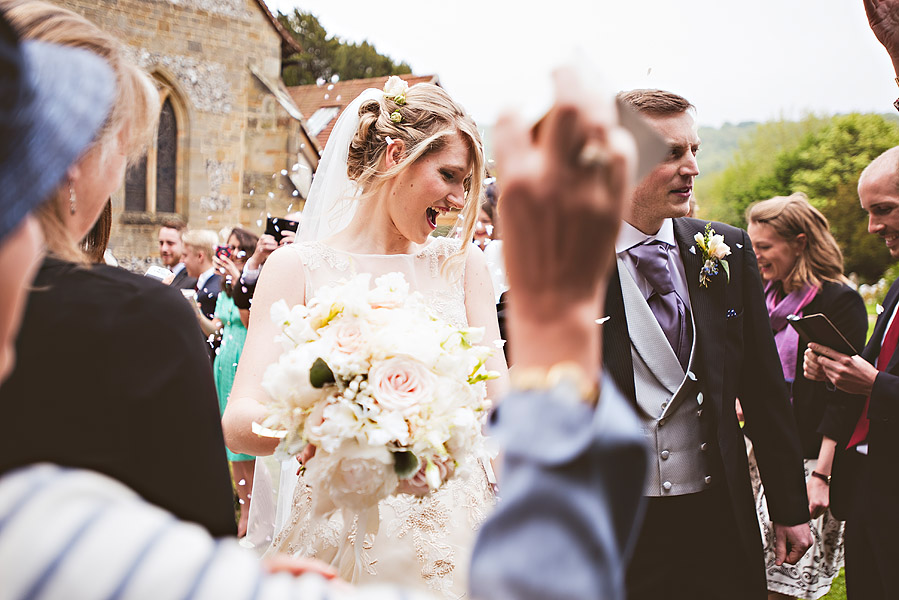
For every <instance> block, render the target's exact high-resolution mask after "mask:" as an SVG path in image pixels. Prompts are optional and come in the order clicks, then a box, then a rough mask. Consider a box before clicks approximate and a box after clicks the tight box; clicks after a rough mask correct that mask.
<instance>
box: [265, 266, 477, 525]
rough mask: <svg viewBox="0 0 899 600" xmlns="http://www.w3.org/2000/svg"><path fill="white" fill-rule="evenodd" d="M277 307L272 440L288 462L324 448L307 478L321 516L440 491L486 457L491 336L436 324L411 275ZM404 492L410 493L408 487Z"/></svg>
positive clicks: (354, 282)
mask: <svg viewBox="0 0 899 600" xmlns="http://www.w3.org/2000/svg"><path fill="white" fill-rule="evenodd" d="M370 279H371V278H370V275H367V274H364V275H358V276H356V277H354V278H352V279H350V280H349V281H345V282H341V283H339V284H336V285H334V286H329V287H324V288H322V289H321V290H319V292H318V295H317V297H316V298H315V299H313V300H311V301H310V302H309V303H308V305H307V306H303V305H298V306H294V307H293V308H289V307H288V306H287V304H286V302H284V301H283V300H282V301H280V302H278V303H276V304H275V305H274V306H273V307H272V318H273V319H274V320H275V322H276V323H277V324H278V325H279V327H280V329H281V332H282V333H281V335H280V336H279V340H278V341H279V342H280V343H282V344H283V346H284V352H283V354H282V355H281V357H280V359H279V360H278V362H277V363H275V364H273V365H272V366H270V367H269V369H268V370H267V371H266V373H265V376H264V378H263V384H262V385H263V387H264V388H265V390H266V391H267V392H268V395H269V397H270V398H269V401H268V403H267V407H268V417H267V418H266V419H265V421H264V422H263V423H262V424H261V426H262V427H263V428H266V429H270V430H275V431H278V432H279V434H280V435H283V437H282V439H281V442H280V444H279V446H278V450H277V454H279V455H280V458H282V459H284V458H286V457H289V456H294V455H296V454H298V453H299V452H301V451H302V450H303V448H304V447H305V446H306V444H313V445H314V446H315V450H316V451H315V456H314V457H313V458H312V459H311V460H309V461H307V464H306V473H305V478H306V482H307V483H308V484H309V486H310V487H311V488H312V494H313V504H314V507H315V512H316V513H317V514H327V513H329V512H330V511H332V510H334V509H338V508H339V509H349V510H351V511H364V510H367V509H370V508H372V507H374V506H376V505H377V503H378V501H380V500H381V499H383V498H386V497H388V496H390V495H392V494H395V493H398V492H401V491H403V490H404V489H408V488H417V489H423V490H424V491H425V492H427V491H428V490H434V489H436V488H438V487H440V486H441V485H442V484H443V483H444V482H445V481H446V480H447V479H448V478H449V477H451V476H452V473H453V472H454V470H455V469H457V468H459V467H462V466H463V463H465V461H466V457H470V456H478V455H479V453H478V445H479V444H481V443H482V441H481V440H482V436H481V435H479V433H480V429H481V426H482V422H483V417H484V416H485V415H486V413H487V409H488V407H489V402H488V401H487V399H486V387H485V381H486V380H488V379H491V378H493V377H494V376H495V374H494V373H492V372H489V371H487V370H486V368H485V365H484V363H485V361H486V360H487V357H488V356H489V355H490V353H491V351H490V350H489V349H488V348H486V347H483V346H477V345H475V344H476V343H477V342H478V341H479V340H480V337H481V336H482V335H483V330H481V329H475V328H459V327H453V326H451V325H449V324H447V323H445V322H444V321H442V320H440V319H438V318H436V317H434V316H433V315H431V314H430V312H429V311H428V309H427V307H426V306H425V305H424V303H423V300H422V298H421V296H420V294H418V293H416V292H413V293H410V292H409V284H408V283H407V282H406V280H405V278H404V277H403V275H402V274H401V273H389V274H387V275H384V276H382V277H379V278H378V279H377V280H375V285H374V286H373V287H371V286H370ZM404 480H405V481H406V486H401V482H403V481H404Z"/></svg>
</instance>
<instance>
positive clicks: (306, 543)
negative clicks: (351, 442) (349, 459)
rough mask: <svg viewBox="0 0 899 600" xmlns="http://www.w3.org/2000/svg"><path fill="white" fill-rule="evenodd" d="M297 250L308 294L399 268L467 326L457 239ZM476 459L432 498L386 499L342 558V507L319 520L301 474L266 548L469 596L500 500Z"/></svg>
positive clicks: (314, 245)
mask: <svg viewBox="0 0 899 600" xmlns="http://www.w3.org/2000/svg"><path fill="white" fill-rule="evenodd" d="M292 248H293V249H295V251H296V252H298V253H299V255H300V257H301V259H302V261H303V269H304V272H305V276H306V298H307V299H309V298H313V297H315V294H316V291H317V290H318V289H319V288H321V287H322V286H324V285H328V284H332V283H334V282H335V281H338V280H341V279H345V278H348V277H351V276H353V275H355V274H358V273H371V275H372V281H374V280H375V279H376V278H377V277H379V276H381V275H383V274H385V273H391V272H401V273H403V274H404V275H405V277H406V280H407V281H408V282H409V285H410V288H411V289H412V290H415V291H418V292H420V293H421V294H422V295H423V296H424V298H425V300H426V302H427V304H428V305H429V307H430V308H431V309H432V310H433V312H434V313H435V314H436V315H437V316H439V317H440V318H442V319H444V320H446V321H447V322H449V323H452V324H453V325H458V326H467V324H468V320H467V317H466V311H465V293H464V289H463V285H462V281H461V279H460V280H459V281H456V282H452V281H449V280H448V279H447V278H445V277H444V276H442V275H441V266H442V265H443V263H444V261H445V260H446V258H447V257H448V256H450V255H451V254H452V253H453V252H454V251H455V250H456V249H457V248H458V241H454V240H449V239H446V238H430V239H429V240H428V243H427V244H426V245H425V247H424V249H423V250H421V251H420V252H418V253H416V254H402V255H359V254H350V253H346V252H342V251H339V250H335V249H333V248H330V247H329V246H326V245H325V244H323V243H322V242H304V243H297V244H294V245H293V246H292ZM474 458H476V459H477V460H471V461H469V462H470V464H471V465H472V467H471V468H469V469H468V470H467V471H468V472H467V473H457V476H456V477H454V478H452V479H451V480H450V481H448V482H447V483H446V484H445V485H444V486H443V487H441V488H440V489H439V490H437V491H436V492H434V493H433V494H431V495H429V496H426V497H423V498H418V497H414V496H411V495H408V494H399V495H397V496H393V497H390V498H387V499H385V500H383V501H381V503H380V504H379V511H380V524H379V526H378V527H377V532H376V533H375V534H374V535H373V534H368V535H366V536H365V540H364V541H362V547H361V551H359V549H358V548H356V547H355V545H356V544H358V543H359V540H357V539H356V537H357V536H356V528H355V525H351V526H350V527H349V529H348V531H349V534H348V538H349V539H348V541H349V542H350V543H349V544H343V546H345V548H344V550H345V551H344V552H343V553H342V555H341V556H337V554H338V549H339V548H340V547H341V546H342V544H341V539H340V538H341V535H342V534H343V533H344V527H345V524H344V522H343V518H342V516H341V514H340V512H339V511H338V513H336V514H335V515H333V516H331V517H330V518H329V519H328V520H326V521H322V520H321V519H318V518H314V517H313V515H312V500H311V497H310V494H309V488H308V487H307V486H306V484H305V482H304V481H303V478H302V476H300V478H299V482H298V483H297V485H296V488H295V490H294V492H293V497H292V502H291V506H290V507H289V510H288V509H286V507H282V509H281V510H280V511H279V512H281V513H282V515H284V517H285V518H283V520H284V524H283V527H282V528H281V530H280V531H276V533H275V536H274V540H273V541H272V546H271V548H270V549H269V551H268V552H269V553H271V552H276V551H280V552H287V553H289V554H294V555H301V556H309V557H315V558H318V559H320V560H324V561H325V562H329V563H331V564H333V565H335V566H336V567H338V569H340V570H341V571H342V575H343V576H345V577H346V576H347V574H349V573H352V567H353V566H354V565H355V557H356V556H359V557H360V559H361V563H362V564H361V565H355V566H356V569H357V573H361V574H360V575H359V576H358V578H357V579H356V583H366V582H369V583H371V582H379V583H384V582H391V583H400V584H402V585H404V586H407V587H410V588H419V589H427V590H430V591H432V592H439V593H442V594H443V595H444V596H445V597H448V598H461V597H463V596H465V594H466V588H467V585H468V563H469V559H470V553H471V549H472V546H473V544H474V539H475V536H476V534H477V530H478V528H479V526H480V524H481V522H482V521H483V520H484V518H485V517H486V516H487V513H488V511H489V510H490V509H491V507H492V506H493V504H494V495H493V490H492V487H491V486H490V484H489V483H488V479H487V475H486V471H485V468H484V465H485V464H487V463H486V462H484V461H483V459H484V457H474ZM313 460H314V459H313ZM290 468H292V469H293V468H295V465H291V467H290ZM282 477H285V475H284V474H283V473H282ZM282 489H283V487H282ZM281 502H282V503H283V502H284V499H283V498H282V499H281ZM347 567H349V568H347Z"/></svg>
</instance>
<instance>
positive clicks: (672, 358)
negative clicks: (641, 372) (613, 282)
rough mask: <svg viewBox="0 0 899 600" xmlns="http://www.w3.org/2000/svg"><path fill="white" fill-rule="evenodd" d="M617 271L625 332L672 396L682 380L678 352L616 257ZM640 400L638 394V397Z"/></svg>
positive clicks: (625, 268)
mask: <svg viewBox="0 0 899 600" xmlns="http://www.w3.org/2000/svg"><path fill="white" fill-rule="evenodd" d="M618 275H619V277H620V279H621V293H622V296H623V297H624V311H625V315H626V317H627V321H628V332H629V334H630V341H631V342H632V343H633V346H634V349H635V350H636V351H637V353H638V354H639V355H640V358H641V359H643V362H644V363H646V366H647V367H649V369H650V370H651V371H652V373H653V375H655V377H656V378H657V379H658V380H659V383H661V384H662V385H664V386H665V388H666V389H667V390H668V391H669V392H670V393H671V395H672V396H673V395H674V394H676V393H677V390H678V388H679V387H680V384H681V382H682V381H683V380H684V370H683V369H682V368H681V365H680V362H679V361H678V360H677V355H676V354H675V353H674V350H672V349H671V345H670V344H669V343H668V339H667V338H666V337H665V333H664V332H663V331H662V328H661V327H660V326H659V322H658V321H657V320H656V317H655V315H654V314H653V313H652V310H651V309H650V308H649V305H648V304H647V303H646V300H645V299H644V298H643V293H642V292H641V291H640V289H639V288H638V287H637V284H636V282H635V281H634V280H633V278H632V277H631V274H630V273H629V272H628V271H627V267H625V266H624V263H622V262H621V259H620V258H619V259H618ZM638 401H639V398H638Z"/></svg>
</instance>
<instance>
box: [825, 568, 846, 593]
mask: <svg viewBox="0 0 899 600" xmlns="http://www.w3.org/2000/svg"><path fill="white" fill-rule="evenodd" d="M823 598H826V599H827V600H846V578H845V577H844V576H843V570H842V569H840V576H839V577H837V578H836V579H834V580H833V585H831V586H830V592H829V593H828V594H827V595H826V596H823Z"/></svg>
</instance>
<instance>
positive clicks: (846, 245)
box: [758, 114, 899, 281]
mask: <svg viewBox="0 0 899 600" xmlns="http://www.w3.org/2000/svg"><path fill="white" fill-rule="evenodd" d="M896 145H899V127H897V126H896V124H895V123H893V122H890V121H887V120H886V119H884V118H883V117H882V116H880V115H860V114H850V115H843V116H838V117H834V118H833V119H832V121H831V122H830V124H829V125H827V126H826V127H824V128H823V129H821V130H820V131H818V132H815V133H811V134H809V135H807V136H806V138H805V139H804V140H803V141H802V142H801V143H800V144H799V146H798V147H796V148H795V149H794V150H791V151H786V152H783V153H781V154H780V155H778V157H777V159H776V161H775V165H774V170H773V173H772V174H771V175H770V176H769V177H763V178H761V179H760V181H759V184H758V191H759V198H766V197H770V196H774V195H784V194H789V193H792V192H798V191H801V192H805V193H806V194H807V195H808V197H809V201H810V202H811V203H812V205H814V206H815V207H817V208H818V209H819V210H820V211H821V212H823V213H824V215H825V216H826V217H827V219H828V221H830V227H831V230H832V231H833V234H834V237H835V238H836V240H837V243H839V245H840V248H841V249H842V250H843V257H844V259H845V267H846V272H847V273H852V272H855V273H858V275H859V276H860V277H861V278H862V279H865V280H868V281H871V280H876V279H877V278H879V277H880V275H881V274H882V273H883V271H884V270H885V269H886V268H887V267H888V266H889V265H890V263H891V262H892V260H891V258H890V255H889V252H887V250H886V248H884V246H883V243H882V242H881V241H880V240H878V239H876V238H875V237H874V236H871V235H868V234H867V233H866V231H867V217H866V215H865V213H864V211H862V209H861V207H860V206H859V203H858V193H857V188H858V178H859V175H861V172H862V170H863V169H864V168H865V167H866V166H867V165H868V163H870V162H871V161H872V160H874V159H875V158H877V157H878V156H879V155H880V154H881V153H882V152H884V151H885V150H887V149H889V148H892V147H893V146H896Z"/></svg>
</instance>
